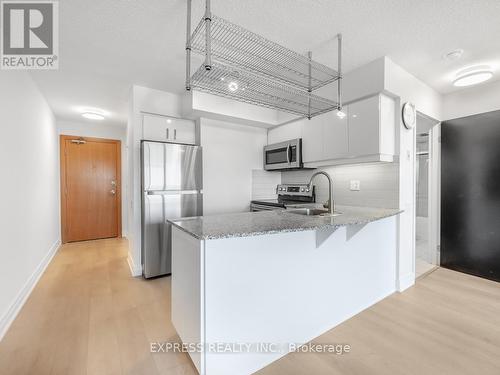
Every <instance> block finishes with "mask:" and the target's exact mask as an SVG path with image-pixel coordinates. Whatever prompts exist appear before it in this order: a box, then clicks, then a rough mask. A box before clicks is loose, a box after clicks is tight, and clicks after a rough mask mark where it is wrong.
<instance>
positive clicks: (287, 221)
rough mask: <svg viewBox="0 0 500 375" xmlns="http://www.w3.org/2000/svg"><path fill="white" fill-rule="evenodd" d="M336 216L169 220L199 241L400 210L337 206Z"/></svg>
mask: <svg viewBox="0 0 500 375" xmlns="http://www.w3.org/2000/svg"><path fill="white" fill-rule="evenodd" d="M335 211H338V212H339V213H342V214H341V215H339V216H335V217H322V216H305V215H299V214H294V213H291V212H287V211H286V210H277V211H260V212H245V213H237V214H223V215H212V216H198V217H190V218H182V219H178V220H168V222H170V223H171V224H173V225H174V226H176V227H177V228H180V229H182V230H183V231H185V232H187V233H189V234H190V235H192V236H193V237H196V238H197V239H200V240H214V239H221V238H230V237H248V236H258V235H263V234H273V233H282V232H298V231H306V230H317V229H326V228H332V227H333V228H338V227H343V226H348V225H359V224H367V223H370V222H372V221H375V220H380V219H383V218H386V217H389V216H394V215H397V214H399V213H401V212H402V210H399V209H387V208H371V207H353V206H336V207H335Z"/></svg>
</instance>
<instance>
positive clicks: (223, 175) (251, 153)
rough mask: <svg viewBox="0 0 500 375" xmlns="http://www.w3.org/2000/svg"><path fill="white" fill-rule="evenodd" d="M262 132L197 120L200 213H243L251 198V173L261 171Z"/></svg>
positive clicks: (242, 126) (262, 130)
mask: <svg viewBox="0 0 500 375" xmlns="http://www.w3.org/2000/svg"><path fill="white" fill-rule="evenodd" d="M266 144H267V131H266V130H265V129H260V128H255V127H250V126H245V125H237V124H231V123H228V122H223V121H218V120H211V119H204V118H203V119H201V146H202V147H203V211H204V212H203V213H204V215H213V214H219V213H228V212H244V211H248V210H249V209H250V201H251V199H252V170H253V169H262V163H263V161H262V157H263V155H262V153H263V152H262V149H263V147H264V146H265V145H266Z"/></svg>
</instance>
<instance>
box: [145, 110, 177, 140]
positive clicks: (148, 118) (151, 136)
mask: <svg viewBox="0 0 500 375" xmlns="http://www.w3.org/2000/svg"><path fill="white" fill-rule="evenodd" d="M167 120H168V118H167V117H163V116H156V115H148V114H143V115H142V138H143V139H146V140H148V141H168V140H169V138H170V137H171V134H170V129H169V125H170V124H168V122H167Z"/></svg>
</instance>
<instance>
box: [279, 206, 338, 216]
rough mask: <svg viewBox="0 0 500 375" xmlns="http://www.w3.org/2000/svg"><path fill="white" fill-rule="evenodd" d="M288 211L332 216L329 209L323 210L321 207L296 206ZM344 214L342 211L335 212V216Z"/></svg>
mask: <svg viewBox="0 0 500 375" xmlns="http://www.w3.org/2000/svg"><path fill="white" fill-rule="evenodd" d="M286 212H289V213H291V214H297V215H305V216H330V215H329V213H328V210H322V209H321V208H305V207H304V208H294V209H288V210H286ZM339 215H342V213H341V212H334V213H333V216H339Z"/></svg>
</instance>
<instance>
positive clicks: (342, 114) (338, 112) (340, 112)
mask: <svg viewBox="0 0 500 375" xmlns="http://www.w3.org/2000/svg"><path fill="white" fill-rule="evenodd" d="M337 116H338V117H339V118H340V119H343V118H344V117H345V116H346V114H345V112H342V111H337ZM355 116H356V115H353V116H352V117H355Z"/></svg>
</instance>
